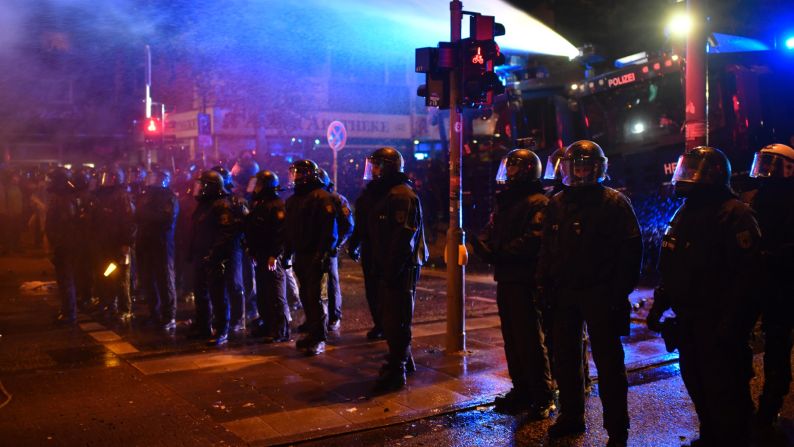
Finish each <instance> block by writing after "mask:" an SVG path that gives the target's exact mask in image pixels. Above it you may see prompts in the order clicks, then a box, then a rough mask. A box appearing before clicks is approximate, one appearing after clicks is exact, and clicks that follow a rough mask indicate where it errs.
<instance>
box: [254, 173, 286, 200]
mask: <svg viewBox="0 0 794 447" xmlns="http://www.w3.org/2000/svg"><path fill="white" fill-rule="evenodd" d="M277 191H281V188H280V187H279V181H278V176H277V175H276V173H275V172H273V171H268V170H264V171H259V172H257V173H256V175H255V176H253V177H251V180H249V181H248V187H247V188H246V192H247V193H249V194H254V195H260V194H262V193H267V192H271V193H273V192H277Z"/></svg>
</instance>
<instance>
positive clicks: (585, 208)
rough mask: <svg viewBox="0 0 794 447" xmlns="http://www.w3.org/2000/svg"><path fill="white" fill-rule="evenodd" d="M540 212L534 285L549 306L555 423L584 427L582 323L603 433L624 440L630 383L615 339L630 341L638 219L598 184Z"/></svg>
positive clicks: (568, 193)
mask: <svg viewBox="0 0 794 447" xmlns="http://www.w3.org/2000/svg"><path fill="white" fill-rule="evenodd" d="M546 211H547V212H546V218H545V221H544V230H543V246H542V249H541V260H540V263H539V266H538V279H539V284H540V285H541V286H542V287H543V290H544V294H545V295H546V297H545V298H544V299H546V300H549V302H550V303H551V306H552V307H553V314H554V317H553V318H554V322H553V333H554V344H555V348H554V359H553V362H552V363H553V366H554V377H555V379H556V380H557V385H558V386H559V390H560V407H561V411H562V415H561V418H562V420H565V421H569V422H570V421H573V422H572V423H574V424H580V425H582V426H583V425H584V411H585V407H584V404H585V399H584V376H583V371H582V330H583V324H584V323H587V329H588V331H589V333H590V342H591V346H592V351H593V359H594V360H595V364H596V367H597V368H598V378H599V393H600V396H601V402H602V405H603V408H604V427H605V428H606V429H607V431H608V432H609V434H610V439H612V438H613V437H614V438H616V439H621V438H625V436H626V432H627V430H628V428H629V414H628V405H627V393H628V381H627V378H626V368H625V365H624V363H623V361H624V354H623V345H622V344H621V341H620V337H621V336H623V335H628V334H629V326H630V310H631V305H630V303H629V300H628V295H629V294H630V293H631V291H632V290H633V289H634V287H635V285H636V284H637V280H638V278H639V273H640V265H641V262H642V239H641V238H640V230H639V224H638V223H637V218H636V217H635V215H634V210H633V209H632V207H631V203H630V202H629V200H628V199H627V198H626V197H625V196H624V195H623V194H621V193H619V192H618V191H615V190H614V189H611V188H608V187H605V186H603V185H600V184H595V185H589V186H582V187H575V188H574V187H572V188H567V189H565V190H563V191H562V192H560V193H559V194H557V195H555V196H554V197H553V198H552V199H551V201H550V202H549V205H548V207H547V208H546ZM559 423H560V420H558V424H559Z"/></svg>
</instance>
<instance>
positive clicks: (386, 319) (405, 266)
mask: <svg viewBox="0 0 794 447" xmlns="http://www.w3.org/2000/svg"><path fill="white" fill-rule="evenodd" d="M368 188H372V189H373V202H372V207H371V208H370V209H369V210H368V211H367V214H366V218H367V220H366V222H365V223H364V222H360V225H367V229H366V234H367V241H368V243H369V248H370V250H371V252H370V254H371V255H372V259H371V266H369V267H368V268H371V271H372V274H373V276H374V277H375V278H377V297H378V298H377V299H378V300H379V301H380V318H381V322H382V324H383V333H384V335H385V337H386V342H387V344H388V346H389V357H388V359H389V360H388V366H389V367H393V368H397V369H400V370H402V371H404V367H405V364H406V361H407V360H408V359H409V357H410V353H411V351H410V350H411V324H412V320H413V312H414V298H415V294H416V282H417V280H418V279H419V272H420V269H421V267H422V265H423V264H424V263H425V262H426V261H427V258H428V252H427V247H426V245H425V238H424V230H423V228H422V206H421V203H420V202H419V197H418V196H417V195H416V193H415V192H414V190H413V187H412V185H411V182H410V180H408V177H407V176H406V175H405V174H403V173H394V174H392V175H390V176H388V177H384V178H381V179H377V180H373V181H371V182H370V185H369V186H368Z"/></svg>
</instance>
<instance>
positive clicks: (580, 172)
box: [559, 157, 607, 186]
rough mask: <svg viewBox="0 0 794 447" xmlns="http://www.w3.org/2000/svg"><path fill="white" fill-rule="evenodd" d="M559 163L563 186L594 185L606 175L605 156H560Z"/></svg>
mask: <svg viewBox="0 0 794 447" xmlns="http://www.w3.org/2000/svg"><path fill="white" fill-rule="evenodd" d="M559 165H560V174H561V175H562V183H563V185H565V186H587V185H595V184H597V183H601V182H603V181H604V180H605V179H606V177H607V159H606V157H605V158H603V159H602V158H595V157H581V158H573V159H571V158H561V159H560V163H559Z"/></svg>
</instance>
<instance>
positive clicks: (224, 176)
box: [212, 165, 234, 191]
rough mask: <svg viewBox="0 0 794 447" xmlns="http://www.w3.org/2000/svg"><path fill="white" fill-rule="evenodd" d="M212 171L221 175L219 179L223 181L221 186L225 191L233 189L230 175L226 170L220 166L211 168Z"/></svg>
mask: <svg viewBox="0 0 794 447" xmlns="http://www.w3.org/2000/svg"><path fill="white" fill-rule="evenodd" d="M212 170H213V171H215V172H217V173H218V174H220V175H221V178H222V179H223V186H224V188H226V191H231V190H232V189H234V182H233V181H232V174H230V173H229V170H228V169H226V168H224V167H223V166H222V165H217V166H213V167H212Z"/></svg>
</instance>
